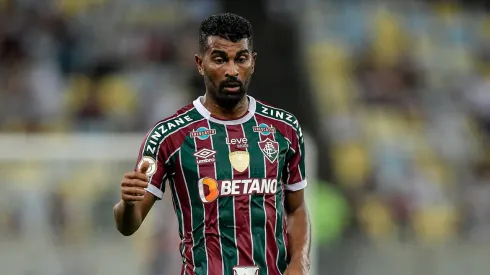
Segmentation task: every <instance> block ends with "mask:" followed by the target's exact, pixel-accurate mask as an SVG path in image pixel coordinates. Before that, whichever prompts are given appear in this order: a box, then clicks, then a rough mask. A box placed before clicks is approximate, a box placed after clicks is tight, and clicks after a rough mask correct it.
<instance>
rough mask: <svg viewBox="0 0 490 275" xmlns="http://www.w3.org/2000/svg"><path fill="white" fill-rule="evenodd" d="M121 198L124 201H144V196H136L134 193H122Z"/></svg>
mask: <svg viewBox="0 0 490 275" xmlns="http://www.w3.org/2000/svg"><path fill="white" fill-rule="evenodd" d="M121 198H122V200H123V201H142V200H143V198H144V196H134V195H128V194H122V196H121Z"/></svg>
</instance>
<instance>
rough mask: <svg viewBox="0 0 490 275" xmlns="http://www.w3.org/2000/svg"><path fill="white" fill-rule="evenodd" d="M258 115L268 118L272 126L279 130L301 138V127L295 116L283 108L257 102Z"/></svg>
mask: <svg viewBox="0 0 490 275" xmlns="http://www.w3.org/2000/svg"><path fill="white" fill-rule="evenodd" d="M256 102H257V105H256V110H255V112H256V115H258V116H262V117H264V118H267V119H268V120H269V121H270V122H271V124H272V125H273V126H274V127H276V128H278V129H285V130H287V132H290V131H292V132H293V133H295V134H297V135H300V136H301V127H300V124H299V121H298V119H297V118H296V116H295V115H294V114H292V113H291V112H289V111H286V110H284V109H281V108H277V107H274V106H272V105H271V104H268V103H265V102H264V101H261V100H256Z"/></svg>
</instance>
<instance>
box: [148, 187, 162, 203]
mask: <svg viewBox="0 0 490 275" xmlns="http://www.w3.org/2000/svg"><path fill="white" fill-rule="evenodd" d="M145 190H146V191H147V192H150V193H152V194H153V195H155V197H157V198H158V199H160V200H161V199H162V198H163V192H162V190H160V189H158V188H157V187H156V186H155V185H153V184H148V187H147V188H146V189H145Z"/></svg>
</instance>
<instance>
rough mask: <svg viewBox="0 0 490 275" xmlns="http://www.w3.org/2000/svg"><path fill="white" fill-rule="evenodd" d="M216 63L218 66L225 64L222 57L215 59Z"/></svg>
mask: <svg viewBox="0 0 490 275" xmlns="http://www.w3.org/2000/svg"><path fill="white" fill-rule="evenodd" d="M213 61H214V63H216V64H223V62H224V60H223V58H221V57H216V58H214V59H213Z"/></svg>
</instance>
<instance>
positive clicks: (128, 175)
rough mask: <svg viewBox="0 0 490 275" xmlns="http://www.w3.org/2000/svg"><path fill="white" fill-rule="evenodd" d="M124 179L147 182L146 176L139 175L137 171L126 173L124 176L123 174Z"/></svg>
mask: <svg viewBox="0 0 490 275" xmlns="http://www.w3.org/2000/svg"><path fill="white" fill-rule="evenodd" d="M124 178H127V179H139V180H142V181H148V180H149V178H148V176H147V175H146V174H144V173H141V172H139V171H137V172H128V173H126V174H124Z"/></svg>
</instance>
